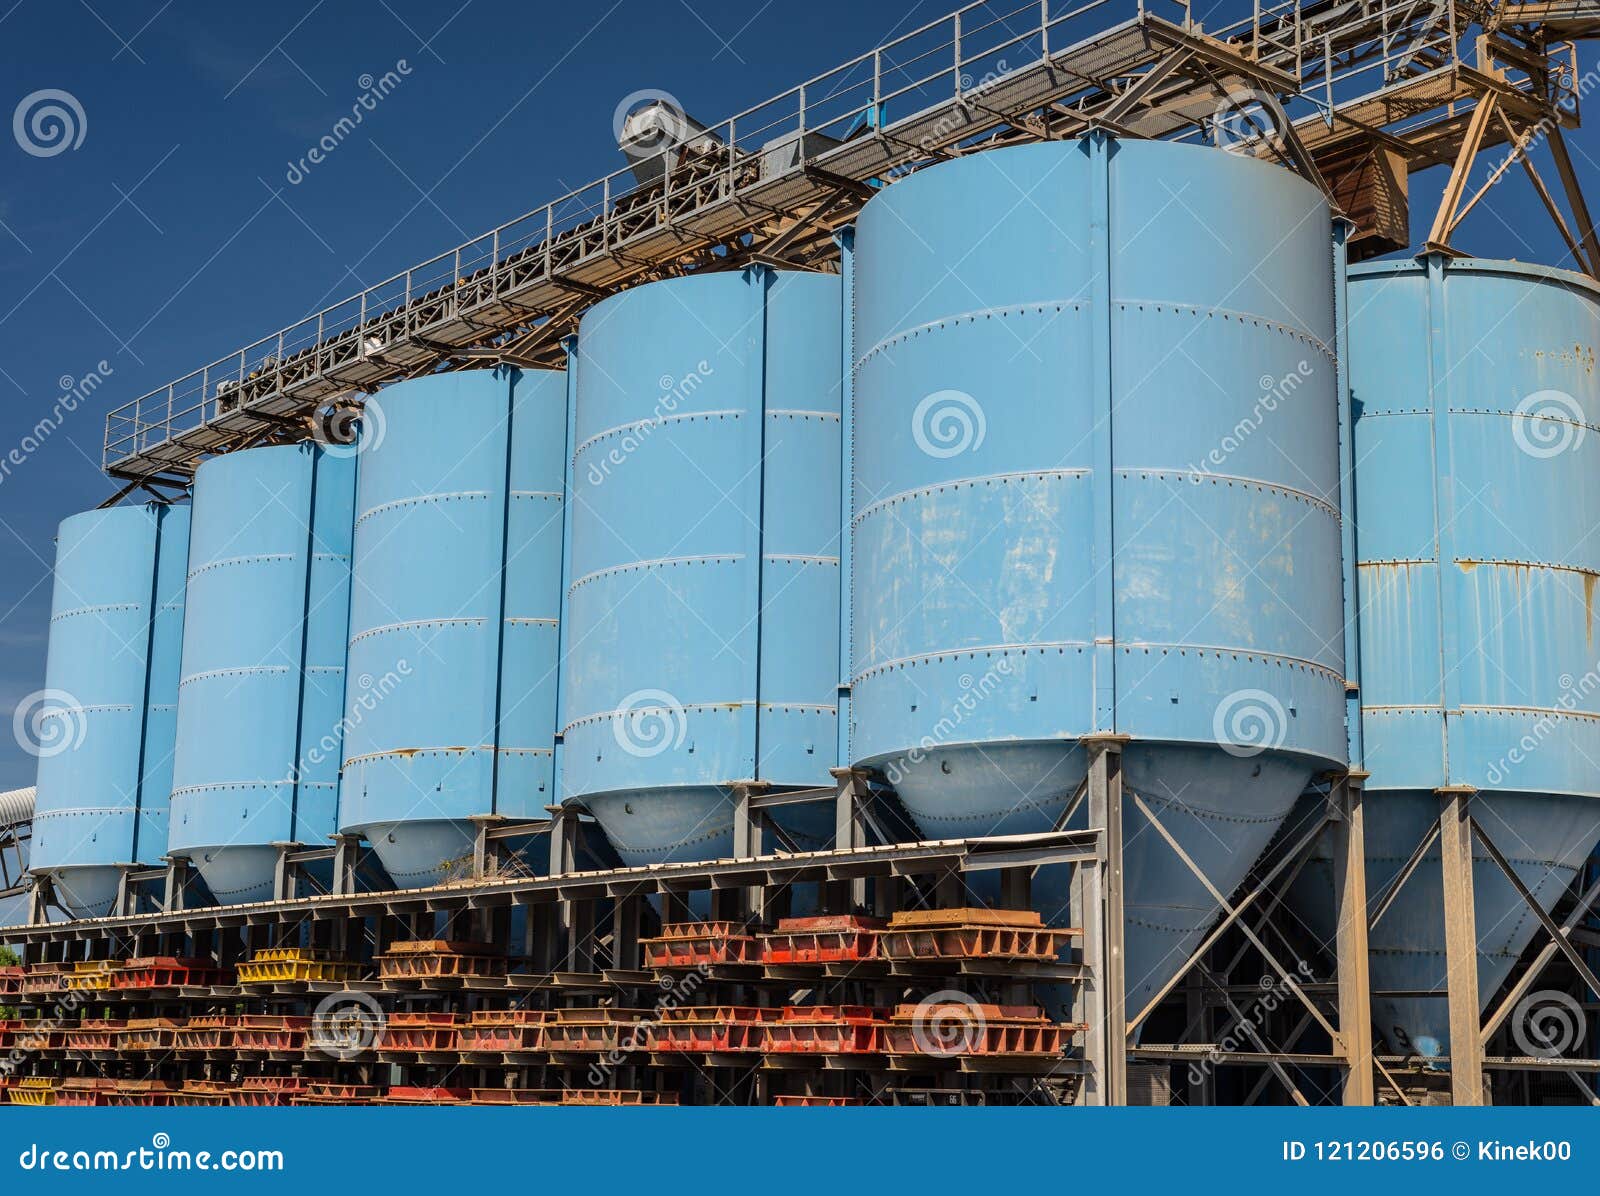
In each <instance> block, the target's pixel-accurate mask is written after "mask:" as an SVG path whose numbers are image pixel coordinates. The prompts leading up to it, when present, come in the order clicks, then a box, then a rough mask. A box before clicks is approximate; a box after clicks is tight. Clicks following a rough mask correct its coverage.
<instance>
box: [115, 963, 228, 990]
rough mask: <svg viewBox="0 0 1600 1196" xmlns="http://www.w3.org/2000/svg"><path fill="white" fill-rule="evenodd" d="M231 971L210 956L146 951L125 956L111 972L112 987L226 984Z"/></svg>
mask: <svg viewBox="0 0 1600 1196" xmlns="http://www.w3.org/2000/svg"><path fill="white" fill-rule="evenodd" d="M230 979H231V977H230V976H229V974H228V971H227V970H226V969H223V968H219V967H218V966H217V965H216V964H215V963H213V962H212V961H211V960H209V959H187V958H179V957H177V956H172V955H144V956H138V957H135V958H133V959H129V960H126V961H125V962H123V963H122V964H121V965H119V966H118V967H117V969H116V970H115V971H114V972H112V974H111V987H112V988H120V989H140V988H180V987H187V986H195V987H206V988H209V987H210V986H212V985H215V984H227V983H229V982H230Z"/></svg>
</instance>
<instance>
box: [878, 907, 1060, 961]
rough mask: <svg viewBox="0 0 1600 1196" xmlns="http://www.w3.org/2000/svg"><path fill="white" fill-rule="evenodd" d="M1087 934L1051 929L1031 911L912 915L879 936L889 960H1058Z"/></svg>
mask: <svg viewBox="0 0 1600 1196" xmlns="http://www.w3.org/2000/svg"><path fill="white" fill-rule="evenodd" d="M1081 933H1082V931H1080V930H1077V929H1071V928H1069V929H1054V928H1049V927H1046V926H1045V925H1044V924H1043V920H1042V919H1041V918H1040V917H1039V915H1038V914H1037V913H1033V912H1030V911H1025V910H991V909H981V908H980V909H946V910H911V911H907V912H903V913H898V914H895V915H894V917H892V918H890V919H889V926H888V928H887V929H886V930H883V931H882V932H880V933H879V935H878V951H879V954H880V955H881V956H882V957H883V958H884V959H894V960H919V959H1031V960H1039V961H1041V962H1043V961H1047V960H1054V959H1055V958H1057V956H1059V955H1060V954H1061V952H1062V951H1063V950H1064V949H1065V948H1066V946H1067V944H1068V943H1070V942H1071V941H1072V940H1073V939H1074V938H1076V937H1078V936H1079V935H1080V934H1081Z"/></svg>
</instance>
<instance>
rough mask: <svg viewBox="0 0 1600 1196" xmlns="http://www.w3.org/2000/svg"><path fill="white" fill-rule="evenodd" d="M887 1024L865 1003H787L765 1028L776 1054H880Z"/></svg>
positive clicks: (767, 1043)
mask: <svg viewBox="0 0 1600 1196" xmlns="http://www.w3.org/2000/svg"><path fill="white" fill-rule="evenodd" d="M886 1025H887V1023H886V1021H885V1019H884V1017H883V1015H882V1011H881V1010H878V1009H873V1008H871V1007H869V1006H865V1005H786V1006H784V1009H783V1016H782V1017H781V1018H780V1019H779V1020H778V1021H775V1022H771V1023H769V1024H768V1025H767V1026H766V1027H765V1036H764V1037H765V1044H764V1048H763V1049H764V1050H766V1051H768V1052H769V1053H771V1054H775V1055H876V1054H881V1053H882V1051H883V1031H884V1029H885V1026H886Z"/></svg>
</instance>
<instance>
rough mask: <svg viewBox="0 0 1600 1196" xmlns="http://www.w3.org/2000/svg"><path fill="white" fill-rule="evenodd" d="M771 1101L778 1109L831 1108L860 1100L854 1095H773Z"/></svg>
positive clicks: (859, 1101)
mask: <svg viewBox="0 0 1600 1196" xmlns="http://www.w3.org/2000/svg"><path fill="white" fill-rule="evenodd" d="M772 1103H773V1104H774V1105H775V1106H776V1107H778V1108H780V1109H815V1108H827V1109H833V1108H838V1107H840V1106H842V1105H859V1104H861V1103H862V1101H861V1100H860V1098H859V1097H854V1096H775V1097H773V1098H772Z"/></svg>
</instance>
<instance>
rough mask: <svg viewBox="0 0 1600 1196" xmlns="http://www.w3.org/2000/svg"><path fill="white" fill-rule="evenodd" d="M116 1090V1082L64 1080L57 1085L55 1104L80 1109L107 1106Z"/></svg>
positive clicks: (76, 1078)
mask: <svg viewBox="0 0 1600 1196" xmlns="http://www.w3.org/2000/svg"><path fill="white" fill-rule="evenodd" d="M115 1088H116V1081H115V1080H102V1079H99V1078H86V1077H73V1078H71V1079H66V1080H62V1081H60V1082H59V1083H58V1084H57V1085H56V1101H55V1103H56V1104H58V1105H70V1106H77V1107H79V1108H90V1107H95V1106H99V1105H105V1104H109V1103H110V1097H111V1093H112V1091H113V1090H114V1089H115Z"/></svg>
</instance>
